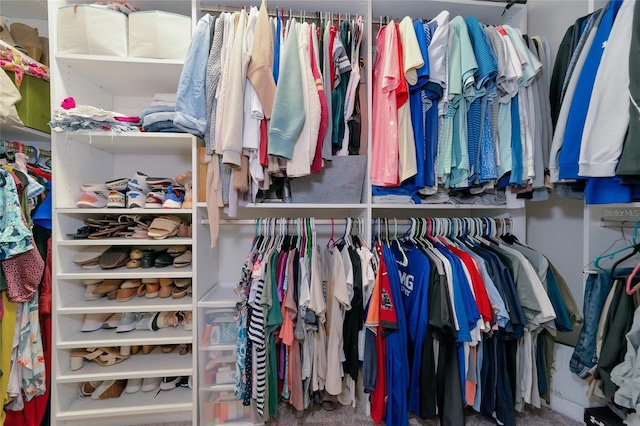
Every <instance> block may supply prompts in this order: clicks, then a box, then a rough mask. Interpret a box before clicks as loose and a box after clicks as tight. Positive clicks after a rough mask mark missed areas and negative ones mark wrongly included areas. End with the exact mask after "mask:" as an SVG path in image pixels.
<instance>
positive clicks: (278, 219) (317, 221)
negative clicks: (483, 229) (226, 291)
mask: <svg viewBox="0 0 640 426" xmlns="http://www.w3.org/2000/svg"><path fill="white" fill-rule="evenodd" d="M428 217H431V216H428ZM433 218H434V219H452V218H451V217H433ZM455 218H457V219H466V218H470V219H475V218H473V217H469V216H456V217H455ZM483 218H487V217H480V219H483ZM260 219H262V220H268V219H271V220H274V219H275V221H276V222H275V224H282V220H286V223H287V224H289V225H293V224H295V223H296V220H297V219H296V218H282V217H275V218H273V217H272V218H260ZM300 219H308V218H300ZM360 219H362V220H364V219H363V218H360ZM380 219H383V220H387V222H388V224H389V225H395V224H398V225H411V219H397V218H393V217H382V218H379V217H375V218H372V221H373V223H374V224H375V223H376V221H378V220H380ZM490 219H499V220H503V221H504V220H507V221H508V222H509V223H510V222H511V220H512V219H511V217H497V218H494V217H491V218H490ZM257 220H258V219H220V221H219V223H220V225H255V224H256V221H257ZM357 220H358V218H351V223H352V224H353V225H356V224H357ZM200 223H201V224H203V225H208V224H209V219H206V218H203V219H202V220H201V222H200ZM314 223H315V224H316V225H331V224H333V225H346V224H347V219H314Z"/></svg>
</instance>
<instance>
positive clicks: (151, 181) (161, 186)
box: [147, 176, 176, 191]
mask: <svg viewBox="0 0 640 426" xmlns="http://www.w3.org/2000/svg"><path fill="white" fill-rule="evenodd" d="M147 185H149V189H150V190H151V191H155V190H162V191H165V190H166V189H167V188H168V187H170V186H175V185H176V181H175V180H173V179H171V178H165V177H148V176H147Z"/></svg>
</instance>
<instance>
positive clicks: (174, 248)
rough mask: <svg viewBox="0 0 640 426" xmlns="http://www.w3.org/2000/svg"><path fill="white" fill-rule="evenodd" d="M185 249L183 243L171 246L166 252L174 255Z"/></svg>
mask: <svg viewBox="0 0 640 426" xmlns="http://www.w3.org/2000/svg"><path fill="white" fill-rule="evenodd" d="M180 226H182V225H180ZM185 251H187V246H185V245H181V246H171V247H169V248H168V249H167V253H169V254H173V255H175V256H179V255H181V254H182V253H184V252H185Z"/></svg>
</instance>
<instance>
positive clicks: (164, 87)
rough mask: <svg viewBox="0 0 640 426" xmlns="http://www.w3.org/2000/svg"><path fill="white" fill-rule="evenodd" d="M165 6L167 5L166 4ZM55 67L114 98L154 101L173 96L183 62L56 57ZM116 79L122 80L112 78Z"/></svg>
mask: <svg viewBox="0 0 640 426" xmlns="http://www.w3.org/2000/svg"><path fill="white" fill-rule="evenodd" d="M167 3H168V2H167ZM56 60H57V61H58V63H62V64H65V65H68V66H69V67H71V68H72V69H74V70H75V71H77V72H79V73H80V74H82V75H83V76H85V77H86V78H87V79H89V80H90V81H92V82H93V83H95V85H96V86H98V87H101V88H103V89H104V90H106V91H107V92H108V93H111V94H112V95H114V96H140V97H142V96H144V97H153V95H154V94H155V93H175V91H176V89H177V88H178V82H179V81H180V73H181V72H182V66H183V65H184V60H181V59H145V58H129V57H118V56H101V55H78V54H70V53H65V54H63V53H59V54H58V55H56ZM114 75H119V76H121V78H113V76H114Z"/></svg>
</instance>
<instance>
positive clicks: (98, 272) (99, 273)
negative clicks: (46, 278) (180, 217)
mask: <svg viewBox="0 0 640 426" xmlns="http://www.w3.org/2000/svg"><path fill="white" fill-rule="evenodd" d="M141 271H142V272H141ZM192 276H193V268H192V266H191V265H189V266H185V267H183V268H175V267H173V266H167V267H165V268H155V267H154V268H145V269H142V268H136V269H127V268H126V267H124V266H122V267H120V268H115V269H100V268H96V269H82V268H81V267H80V266H77V265H72V266H70V267H69V269H68V270H65V271H63V272H59V273H58V279H62V280H76V279H80V280H82V279H98V278H102V279H106V278H122V279H127V278H143V277H144V278H191V277H192Z"/></svg>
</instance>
